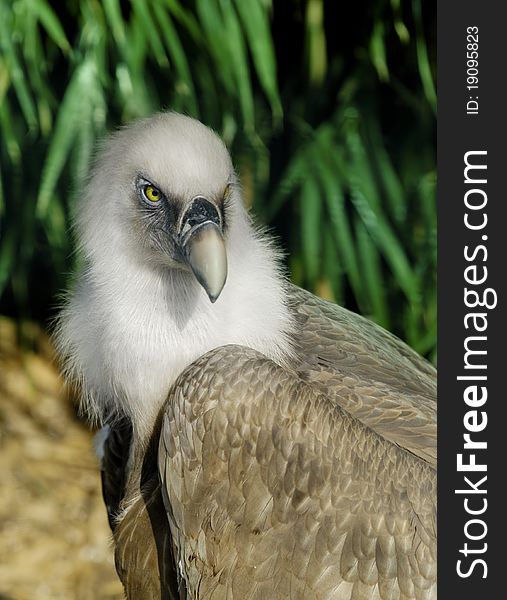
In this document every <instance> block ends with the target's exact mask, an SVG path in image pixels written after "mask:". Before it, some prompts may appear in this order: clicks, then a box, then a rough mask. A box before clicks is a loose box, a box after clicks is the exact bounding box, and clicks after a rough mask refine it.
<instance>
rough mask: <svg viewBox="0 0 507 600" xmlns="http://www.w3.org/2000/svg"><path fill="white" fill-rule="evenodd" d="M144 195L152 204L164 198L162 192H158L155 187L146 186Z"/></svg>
mask: <svg viewBox="0 0 507 600" xmlns="http://www.w3.org/2000/svg"><path fill="white" fill-rule="evenodd" d="M143 191H144V195H145V196H146V198H147V199H148V200H149V201H150V202H158V201H159V200H160V198H161V197H162V194H161V193H160V190H157V188H156V187H154V186H153V185H146V186H145V187H144V190H143Z"/></svg>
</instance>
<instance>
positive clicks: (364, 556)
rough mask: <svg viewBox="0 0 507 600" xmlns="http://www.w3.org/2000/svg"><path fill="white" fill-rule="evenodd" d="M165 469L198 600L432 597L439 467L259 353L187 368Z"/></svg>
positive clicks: (180, 552)
mask: <svg viewBox="0 0 507 600" xmlns="http://www.w3.org/2000/svg"><path fill="white" fill-rule="evenodd" d="M159 468H160V473H161V477H162V485H163V486H165V487H166V489H167V492H168V498H169V502H170V503H171V514H170V515H169V519H170V524H171V531H172V534H173V538H174V542H175V546H176V556H177V561H181V563H182V564H183V572H185V573H186V579H187V585H188V589H189V592H190V597H196V598H197V597H198V598H208V597H216V598H226V597H231V598H261V597H262V595H265V594H266V593H268V596H269V597H271V598H337V599H341V598H343V599H349V598H360V599H364V600H366V599H370V598H382V599H391V598H400V599H402V598H403V599H404V598H407V599H408V598H417V599H419V598H421V599H422V598H430V597H431V593H433V590H432V588H433V584H434V580H435V530H434V527H435V525H434V523H435V521H434V508H435V507H434V504H433V501H432V500H431V499H432V498H433V497H434V490H435V473H434V470H433V469H432V468H431V467H430V466H429V465H428V464H427V463H426V462H424V461H422V460H420V459H419V458H417V457H415V456H413V455H412V454H411V453H410V452H403V451H400V450H399V449H398V448H397V447H396V446H394V445H392V444H391V443H389V442H386V440H384V439H383V438H382V437H381V436H380V435H377V434H376V433H374V432H373V431H372V430H370V429H368V428H367V427H366V426H364V425H363V424H361V423H360V422H358V421H357V420H356V419H353V418H352V417H351V416H350V415H349V414H348V413H347V412H345V411H343V410H341V409H340V408H338V407H336V406H333V405H332V404H331V403H330V402H329V401H328V400H327V399H326V398H325V397H323V396H322V395H318V394H317V393H316V392H315V391H314V390H313V389H312V388H310V387H309V386H307V385H305V384H302V383H300V382H298V381H297V379H295V378H294V377H292V376H291V375H289V374H288V373H287V372H286V371H284V370H283V369H281V368H280V367H278V366H276V365H275V364H274V363H272V362H270V361H268V360H266V359H265V358H264V357H263V356H262V355H260V354H258V353H256V352H254V351H252V350H249V349H245V348H240V347H230V346H229V347H225V348H222V349H219V350H216V351H214V352H212V353H211V354H208V355H206V356H205V357H204V358H202V359H200V360H199V361H197V362H196V363H194V365H193V366H192V367H190V369H188V370H187V371H186V373H185V374H184V376H183V377H182V378H181V379H180V382H179V384H178V385H177V386H176V388H175V389H174V390H173V393H172V394H171V398H170V400H169V402H168V403H167V407H166V412H165V417H164V422H163V427H162V436H161V442H160V453H159ZM193 593H195V596H194V595H193Z"/></svg>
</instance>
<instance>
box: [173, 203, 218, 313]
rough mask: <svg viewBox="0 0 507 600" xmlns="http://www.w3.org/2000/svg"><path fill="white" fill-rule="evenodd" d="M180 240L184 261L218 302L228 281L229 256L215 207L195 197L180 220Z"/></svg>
mask: <svg viewBox="0 0 507 600" xmlns="http://www.w3.org/2000/svg"><path fill="white" fill-rule="evenodd" d="M179 237H180V246H181V250H182V253H183V258H184V260H185V262H186V263H187V264H188V266H189V267H190V268H191V269H192V272H193V274H194V275H195V278H196V279H197V281H198V282H199V283H200V284H201V285H202V287H203V288H204V290H205V292H206V293H207V294H208V297H209V299H210V300H211V302H215V301H216V300H217V298H218V297H219V296H220V293H221V292H222V289H223V287H224V285H225V280H226V279H227V254H226V251H225V243H224V238H223V235H222V222H221V218H220V215H219V213H218V210H217V208H216V206H215V205H214V204H213V203H211V202H210V201H209V200H207V199H206V198H203V197H202V196H196V197H195V198H194V199H193V200H192V201H191V202H190V205H189V206H188V208H187V209H186V210H185V212H184V214H183V216H182V218H181V223H180V234H179Z"/></svg>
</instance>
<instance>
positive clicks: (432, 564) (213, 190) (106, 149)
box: [55, 112, 436, 600]
mask: <svg viewBox="0 0 507 600" xmlns="http://www.w3.org/2000/svg"><path fill="white" fill-rule="evenodd" d="M75 213H76V214H75V223H74V225H75V232H76V239H77V242H78V250H79V251H80V252H81V255H82V257H83V258H82V268H81V270H80V272H79V274H78V275H77V277H76V280H75V283H74V286H73V289H72V291H71V292H70V293H69V294H68V296H67V298H66V300H65V303H64V306H63V307H62V309H61V312H60V314H59V317H58V322H57V327H56V331H55V341H56V346H57V350H58V352H59V354H60V356H61V359H62V370H63V372H64V375H65V377H66V380H67V381H68V382H69V383H70V384H72V385H75V386H78V389H79V394H80V403H81V406H82V409H83V410H84V411H85V413H86V414H87V415H88V417H89V418H90V419H91V420H92V421H94V422H96V423H97V424H99V425H100V426H101V427H102V429H101V432H100V434H99V442H98V444H97V447H98V452H99V455H100V457H101V463H102V486H103V495H104V500H105V504H106V507H107V513H108V517H109V523H110V525H111V529H112V535H113V539H114V546H115V562H116V568H117V571H118V574H119V577H120V579H121V580H122V583H123V586H124V589H125V594H126V597H127V598H129V599H131V600H152V599H164V600H166V599H176V598H177V599H183V598H187V599H209V600H218V599H231V600H254V599H262V600H265V599H267V598H269V599H285V598H288V599H319V600H324V599H330V600H331V599H333V600H345V599H346V600H349V599H350V600H409V599H415V600H429V599H433V598H436V372H435V369H434V368H433V366H431V365H430V364H429V363H428V362H426V361H425V360H424V359H423V358H421V357H420V356H419V355H418V354H417V353H416V352H414V351H413V350H412V349H410V348H409V347H408V346H407V345H405V344H404V343H403V342H402V341H400V340H399V339H398V338H396V337H395V336H393V335H391V334H390V333H388V332H387V331H385V330H384V329H382V328H381V327H379V326H377V325H375V324H374V323H372V322H370V321H368V320H367V319H365V318H363V317H361V316H358V315H357V314H354V313H352V312H349V311H348V310H345V309H344V308H341V307H340V306H337V305H335V304H331V303H328V302H326V301H324V300H321V299H319V298H317V297H315V296H314V295H312V294H310V293H308V292H307V291H304V290H302V289H300V288H298V287H296V286H294V285H292V284H291V283H289V281H288V280H287V279H286V278H285V277H284V273H283V269H282V268H281V266H280V254H279V252H278V251H277V249H276V246H274V244H273V242H272V240H271V239H270V237H269V236H268V235H267V233H266V232H265V231H263V230H262V229H261V228H259V227H256V226H254V224H253V221H252V219H251V217H250V215H249V213H248V211H247V210H246V209H245V207H244V205H243V201H242V190H241V186H240V183H239V181H238V178H237V176H236V174H235V171H234V168H233V165H232V161H231V158H230V155H229V153H228V151H227V149H226V147H225V145H224V143H223V142H222V140H221V139H220V138H219V137H218V136H217V135H216V134H215V133H214V132H213V131H211V130H210V129H209V128H207V127H206V126H205V125H203V124H202V123H200V122H199V121H197V120H194V119H192V118H190V117H187V116H183V115H180V114H177V113H174V112H164V113H160V114H156V115H154V116H151V117H149V118H146V119H143V120H139V121H137V122H134V123H133V124H130V125H128V126H126V127H124V128H122V129H120V130H118V131H117V132H115V133H113V134H112V135H111V136H110V137H109V138H108V139H106V140H105V141H104V142H103V144H102V145H101V147H100V149H99V151H98V152H97V155H96V158H95V162H94V166H93V168H92V170H91V173H90V175H89V177H88V179H87V181H86V183H85V185H84V189H83V192H82V194H81V195H80V197H79V199H78V201H77V204H76V211H75Z"/></svg>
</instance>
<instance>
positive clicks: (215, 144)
mask: <svg viewBox="0 0 507 600" xmlns="http://www.w3.org/2000/svg"><path fill="white" fill-rule="evenodd" d="M87 190H88V192H87V195H86V196H87V197H86V202H85V203H84V205H83V206H82V207H81V210H80V212H79V214H78V219H77V225H78V230H79V237H80V239H81V242H82V245H83V247H84V250H85V253H86V254H88V256H89V257H90V258H91V259H92V260H95V261H97V260H108V259H109V260H111V259H113V258H114V257H113V256H112V254H114V253H115V252H117V251H118V250H119V249H120V250H121V252H123V253H127V254H128V255H129V256H130V257H131V258H132V260H133V261H142V262H144V263H147V264H151V265H152V266H153V268H169V269H177V270H182V271H187V272H189V273H190V272H191V273H193V275H194V276H195V278H196V279H197V281H198V282H199V283H200V284H201V285H202V287H203V288H204V290H205V291H206V293H207V295H208V297H209V299H210V300H211V302H215V300H216V299H217V298H218V296H219V295H220V293H221V291H222V288H223V286H224V284H225V281H226V277H227V252H226V243H225V240H226V238H227V235H228V221H229V218H230V217H231V216H232V215H233V213H234V204H235V203H236V204H241V200H240V198H239V194H238V192H237V190H235V176H234V170H233V167H232V163H231V159H230V157H229V154H228V152H227V150H226V148H225V146H224V144H223V142H222V141H221V140H220V138H219V137H218V136H216V135H215V134H214V133H213V132H212V131H211V130H210V129H208V128H207V127H205V126H204V125H202V124H201V123H199V122H198V121H196V120H194V119H191V118H189V117H185V116H183V115H179V114H176V113H161V114H158V115H156V116H155V117H151V118H149V119H145V120H141V121H138V122H136V123H134V124H133V125H130V126H128V127H126V128H124V129H121V130H120V131H118V132H117V133H116V134H114V135H113V136H111V137H110V138H109V140H108V141H107V142H106V143H105V144H104V145H103V147H102V150H101V151H100V152H99V154H98V156H97V159H96V166H95V169H94V171H93V172H92V175H91V179H90V182H89V185H88V187H87ZM109 252H110V253H112V254H110V253H109Z"/></svg>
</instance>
